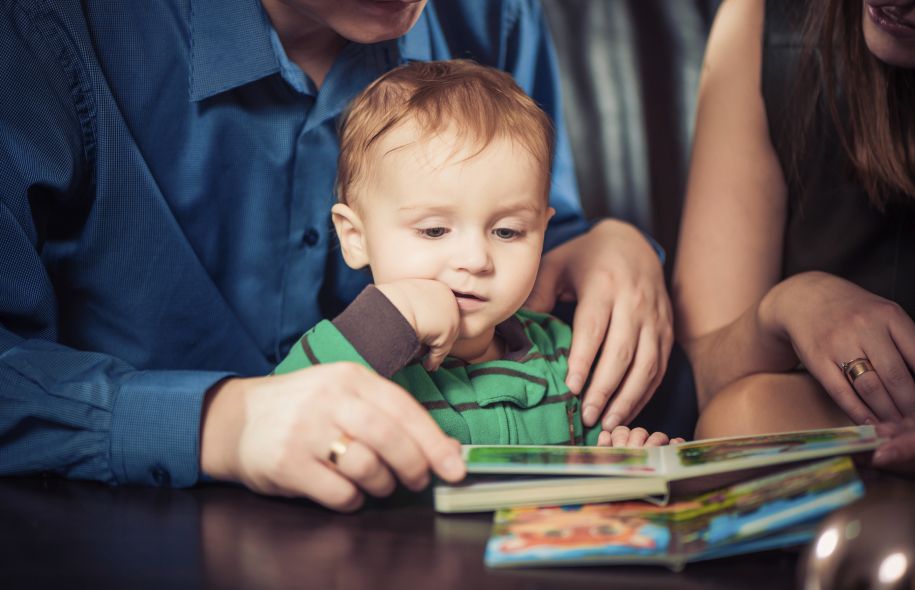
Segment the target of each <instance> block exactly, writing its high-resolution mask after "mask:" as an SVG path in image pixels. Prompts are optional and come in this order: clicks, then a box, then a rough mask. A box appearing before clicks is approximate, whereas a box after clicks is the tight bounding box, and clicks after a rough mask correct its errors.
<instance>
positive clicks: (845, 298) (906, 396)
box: [759, 272, 915, 424]
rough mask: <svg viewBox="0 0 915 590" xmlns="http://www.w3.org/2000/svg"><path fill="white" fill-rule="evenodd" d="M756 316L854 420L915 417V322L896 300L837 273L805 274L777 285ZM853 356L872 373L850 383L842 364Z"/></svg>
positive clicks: (858, 421) (871, 421) (875, 420)
mask: <svg viewBox="0 0 915 590" xmlns="http://www.w3.org/2000/svg"><path fill="white" fill-rule="evenodd" d="M759 317H760V322H761V324H762V327H763V329H764V330H766V331H769V330H771V331H772V332H773V333H775V334H778V335H779V336H780V337H782V338H784V339H785V340H787V341H788V342H790V343H791V345H792V347H793V348H794V351H795V353H796V354H797V357H798V359H799V360H800V361H801V362H802V363H803V365H804V367H805V368H806V369H807V371H809V372H810V374H811V375H813V376H814V377H815V378H816V379H817V381H819V382H820V384H821V385H823V387H824V389H825V390H826V391H827V393H828V394H829V395H830V396H831V397H832V399H833V400H834V401H835V403H836V404H838V406H839V407H840V408H842V410H843V411H844V412H845V413H846V414H847V415H848V417H849V418H851V419H852V420H853V421H854V422H855V423H856V424H864V423H871V424H875V423H877V422H896V421H899V420H901V419H902V417H903V416H913V415H915V381H913V379H912V371H913V369H915V323H913V322H912V319H911V318H910V317H909V316H908V315H907V314H906V313H905V311H903V310H902V308H900V307H899V306H898V305H897V304H895V303H893V302H892V301H889V300H887V299H883V298H882V297H878V296H877V295H874V294H873V293H870V292H869V291H866V290H864V289H862V288H861V287H858V286H857V285H854V284H853V283H850V282H848V281H846V280H844V279H840V278H838V277H836V276H834V275H830V274H827V273H823V272H807V273H801V274H798V275H795V276H792V277H790V278H788V279H786V280H784V281H782V282H781V283H779V284H778V285H776V286H775V287H774V288H773V289H772V290H771V291H770V292H769V294H767V295H766V297H765V298H763V301H762V302H761V303H760V306H759ZM856 359H866V360H867V361H869V363H870V365H872V366H873V370H867V371H866V372H864V373H861V374H860V375H859V376H858V377H857V378H856V379H855V380H854V383H851V382H850V379H848V378H847V377H846V375H845V373H844V372H843V369H842V366H843V364H844V363H849V362H851V361H854V360H856ZM863 366H864V367H865V368H867V367H866V365H863Z"/></svg>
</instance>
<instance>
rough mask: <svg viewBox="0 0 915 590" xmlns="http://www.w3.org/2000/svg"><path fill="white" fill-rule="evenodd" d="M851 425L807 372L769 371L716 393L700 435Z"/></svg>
mask: <svg viewBox="0 0 915 590" xmlns="http://www.w3.org/2000/svg"><path fill="white" fill-rule="evenodd" d="M848 424H851V421H850V420H849V419H848V417H847V416H845V415H844V414H843V413H842V411H841V410H840V409H839V408H838V406H836V405H835V403H833V401H832V399H831V398H830V397H829V396H828V395H827V394H826V392H825V391H824V390H823V388H822V387H821V386H820V385H819V383H817V382H816V380H814V379H813V378H812V377H810V375H808V374H807V373H800V372H799V373H767V374H759V375H751V376H749V377H744V378H743V379H740V380H738V381H735V382H734V383H732V384H730V385H728V386H727V387H726V388H724V389H722V390H721V391H720V392H718V393H717V394H716V395H715V396H714V397H713V398H712V399H711V400H710V401H709V402H708V404H706V406H705V408H703V410H702V412H701V414H700V415H699V422H698V423H697V424H696V438H714V437H720V436H738V435H750V434H764V433H767V432H785V431H789V430H803V429H807V428H829V427H832V426H844V425H848Z"/></svg>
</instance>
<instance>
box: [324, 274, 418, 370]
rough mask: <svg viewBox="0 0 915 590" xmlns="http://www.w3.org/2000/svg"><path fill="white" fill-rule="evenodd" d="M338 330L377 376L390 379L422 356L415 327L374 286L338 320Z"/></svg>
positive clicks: (367, 289)
mask: <svg viewBox="0 0 915 590" xmlns="http://www.w3.org/2000/svg"><path fill="white" fill-rule="evenodd" d="M334 326H335V327H336V328H337V330H339V331H340V334H342V335H343V337H344V338H346V339H347V340H348V341H349V343H350V344H351V345H352V346H353V348H355V349H356V351H357V352H359V354H360V355H361V356H362V358H363V359H365V361H366V362H367V363H368V364H369V366H370V367H372V368H373V369H374V370H375V372H377V373H378V374H379V375H382V376H383V377H387V378H388V379H390V378H391V377H393V376H394V373H396V372H397V371H399V370H401V369H402V368H404V367H405V366H407V363H409V362H410V361H411V360H413V359H414V358H415V357H416V355H417V354H419V352H420V343H419V339H418V338H417V337H416V332H414V331H413V326H411V325H410V323H409V322H408V321H407V319H406V318H405V317H403V315H402V314H401V313H400V311H398V309H397V308H396V307H395V306H394V304H393V303H391V301H390V300H389V299H388V298H387V297H385V296H384V293H382V292H381V291H379V290H378V289H377V288H376V287H375V286H374V285H369V286H368V287H366V288H365V289H363V290H362V293H360V294H359V296H358V297H356V299H354V300H353V302H352V303H350V304H349V306H348V307H347V308H346V309H344V310H343V313H341V314H340V315H338V316H337V317H336V318H334Z"/></svg>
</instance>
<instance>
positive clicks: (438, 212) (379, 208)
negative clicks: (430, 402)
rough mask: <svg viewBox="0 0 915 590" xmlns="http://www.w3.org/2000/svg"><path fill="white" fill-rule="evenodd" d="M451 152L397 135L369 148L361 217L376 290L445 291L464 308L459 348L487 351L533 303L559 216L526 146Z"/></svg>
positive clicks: (447, 139)
mask: <svg viewBox="0 0 915 590" xmlns="http://www.w3.org/2000/svg"><path fill="white" fill-rule="evenodd" d="M455 142H456V138H455V136H454V135H453V134H451V133H446V134H443V135H442V136H439V137H435V138H420V137H418V134H417V132H416V131H415V130H414V129H412V128H411V127H410V126H404V127H401V128H399V129H396V130H394V131H392V132H391V133H389V134H388V135H387V136H385V137H384V138H383V140H382V141H381V143H380V145H378V146H374V147H373V148H372V154H371V155H372V156H375V157H378V158H379V161H378V162H377V163H376V164H375V165H374V172H373V173H372V174H370V177H371V179H370V180H368V181H367V182H366V185H367V188H365V189H364V190H363V191H362V194H361V195H360V196H359V197H357V198H358V203H357V205H356V207H357V208H358V209H359V210H360V212H361V215H360V217H361V218H362V220H363V224H364V232H365V244H366V249H367V254H368V258H369V265H370V267H371V270H372V276H373V279H374V281H375V282H376V283H389V282H392V281H396V280H399V279H406V278H422V279H434V280H437V281H439V282H441V283H444V284H445V285H446V286H447V287H448V288H450V289H451V290H452V292H453V293H454V294H455V296H456V298H457V302H458V306H459V308H460V312H461V332H460V336H459V338H460V339H461V340H464V341H467V340H472V341H475V342H476V341H481V342H485V341H486V339H487V338H488V339H491V338H492V335H493V329H494V327H495V325H496V324H498V323H499V322H502V321H503V320H505V319H507V318H508V317H509V316H510V315H511V314H513V313H514V312H515V311H517V310H518V309H519V308H520V307H521V305H522V303H524V301H525V300H526V299H527V297H528V295H529V294H530V292H531V289H532V287H533V285H534V279H536V277H537V269H538V267H539V264H540V255H541V250H542V248H543V236H544V232H545V231H546V226H547V222H548V221H549V218H550V216H551V215H552V214H553V211H552V209H550V208H549V205H548V203H547V199H546V197H545V196H544V195H545V194H546V189H547V187H546V186H545V182H546V175H545V174H544V172H543V170H542V168H541V167H540V166H539V165H538V163H537V160H536V159H535V158H534V156H533V155H531V154H530V152H528V151H527V150H526V149H525V148H524V147H523V146H521V145H520V144H515V143H512V141H511V140H509V139H503V138H497V139H494V140H493V141H492V142H491V143H490V145H488V146H487V147H486V149H484V150H483V151H482V152H480V153H479V154H477V155H476V156H473V157H471V158H470V159H467V158H468V156H471V155H472V154H473V153H474V152H475V151H477V150H478V149H479V148H478V146H476V145H472V144H473V142H472V141H468V142H466V143H467V144H468V145H466V146H463V145H462V146H461V147H460V148H459V149H458V150H457V152H455V145H456V144H455ZM458 145H460V144H458Z"/></svg>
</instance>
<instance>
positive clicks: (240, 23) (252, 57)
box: [190, 0, 279, 101]
mask: <svg viewBox="0 0 915 590" xmlns="http://www.w3.org/2000/svg"><path fill="white" fill-rule="evenodd" d="M270 30H271V27H270V23H269V21H268V20H267V15H266V13H265V12H264V10H263V8H262V7H261V3H260V0H191V34H190V36H191V74H190V98H191V100H192V101H198V100H203V99H205V98H208V97H210V96H213V95H215V94H219V93H220V92H224V91H226V90H229V89H232V88H236V87H238V86H242V85H243V84H247V83H248V82H252V81H254V80H258V79H260V78H263V77H264V76H268V75H270V74H273V73H276V72H277V71H279V62H278V61H277V57H276V53H275V52H274V51H273V47H272V45H271V43H270Z"/></svg>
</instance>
